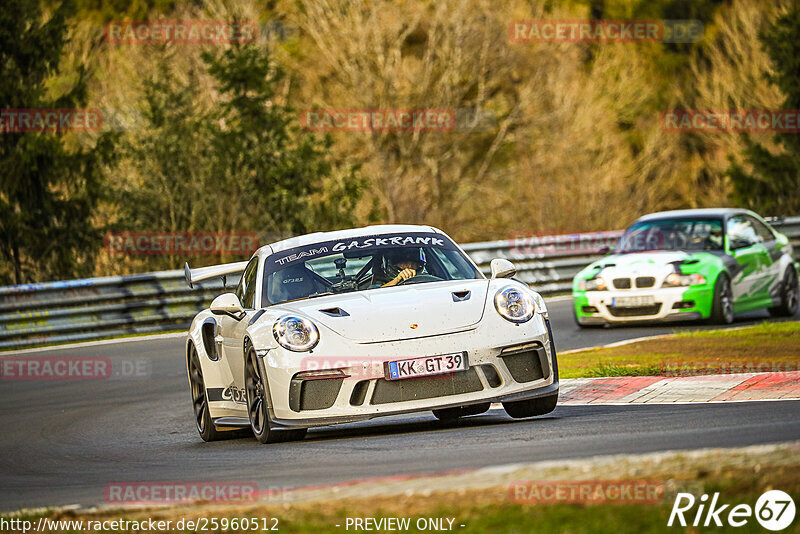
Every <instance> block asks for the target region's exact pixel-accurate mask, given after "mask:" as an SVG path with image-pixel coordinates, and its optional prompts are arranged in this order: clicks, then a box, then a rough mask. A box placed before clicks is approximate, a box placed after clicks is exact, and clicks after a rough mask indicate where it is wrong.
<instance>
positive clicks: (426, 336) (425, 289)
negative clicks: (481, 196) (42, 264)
mask: <svg viewBox="0 0 800 534" xmlns="http://www.w3.org/2000/svg"><path fill="white" fill-rule="evenodd" d="M491 271H492V276H491V279H486V278H485V277H484V275H483V274H481V272H480V271H479V270H478V268H477V267H476V266H475V264H474V263H473V262H472V261H471V260H470V258H469V257H468V256H467V255H466V254H465V253H464V251H463V250H462V249H461V248H460V247H459V246H458V245H456V244H455V243H454V242H453V241H452V240H451V239H450V238H449V237H448V236H447V235H445V234H444V233H443V232H442V231H440V230H437V229H436V228H432V227H428V226H408V225H386V226H372V227H367V228H360V229H353V230H343V231H336V232H328V233H315V234H310V235H306V236H302V237H296V238H292V239H288V240H285V241H281V242H278V243H273V244H271V245H267V246H264V247H261V248H260V249H259V250H257V251H256V252H255V254H254V255H253V257H252V258H251V259H250V261H247V262H240V263H233V264H225V265H218V266H212V267H202V268H198V269H190V268H189V266H188V264H187V265H186V268H185V272H186V279H187V282H188V283H189V284H190V285H191V284H193V283H195V282H198V281H201V280H205V279H209V278H212V277H219V276H228V275H232V274H237V273H242V275H241V280H240V282H239V284H238V287H237V288H236V291H235V292H233V293H225V294H222V295H219V296H218V297H216V298H215V299H214V300H213V302H212V303H211V306H210V307H209V309H206V310H203V311H202V312H200V313H199V314H197V316H196V317H195V318H194V320H193V321H192V324H191V327H190V329H189V336H188V339H187V342H186V354H185V358H186V364H187V371H188V376H189V385H190V389H191V394H192V403H193V407H194V417H195V422H196V424H197V430H198V431H199V432H200V435H201V436H202V438H203V439H204V440H206V441H211V440H216V439H219V438H221V437H224V436H226V435H230V434H231V431H235V430H237V429H241V428H247V427H249V428H250V429H251V430H252V433H253V435H254V436H255V437H256V438H257V439H258V440H259V441H261V442H262V443H268V442H274V441H285V440H293V439H301V438H302V437H303V436H304V435H305V433H306V430H307V429H308V428H309V427H314V426H321V425H331V424H336V423H347V422H352V421H361V420H366V419H371V418H374V417H378V416H383V415H392V414H402V413H409V412H420V411H427V410H432V411H433V413H434V415H435V416H436V417H437V418H439V419H443V420H453V419H457V418H459V417H462V416H466V415H474V414H479V413H483V412H485V411H487V410H488V409H489V407H490V403H492V402H501V403H502V404H503V407H504V408H505V410H506V411H507V413H508V414H509V415H511V416H512V417H517V418H521V417H530V416H536V415H543V414H546V413H549V412H551V411H552V410H553V409H554V408H555V405H556V401H557V398H558V384H559V382H558V364H557V362H556V351H555V346H554V344H553V340H552V334H551V331H550V322H549V320H548V314H547V308H546V306H545V303H544V300H543V299H542V297H541V296H540V295H539V294H538V293H536V292H534V291H532V290H531V289H530V288H529V287H528V286H527V285H525V284H523V283H521V282H518V281H516V280H514V279H512V278H511V277H512V276H514V274H515V272H516V271H515V269H514V266H513V265H512V264H511V263H510V262H508V261H507V260H504V259H495V260H493V261H492V264H491Z"/></svg>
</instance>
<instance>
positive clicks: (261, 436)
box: [244, 347, 308, 443]
mask: <svg viewBox="0 0 800 534" xmlns="http://www.w3.org/2000/svg"><path fill="white" fill-rule="evenodd" d="M244 388H245V391H246V392H247V415H248V417H249V418H250V429H251V430H252V431H253V435H254V436H255V438H256V439H257V440H258V441H260V442H261V443H282V442H285V441H296V440H301V439H303V438H304V437H305V436H306V432H307V431H308V429H306V428H300V429H292V430H285V429H280V430H279V429H276V428H275V427H274V425H273V424H272V421H271V420H270V416H269V406H268V405H267V400H268V399H269V394H268V391H267V388H266V386H265V380H264V375H263V366H262V365H261V361H260V358H259V357H258V356H256V351H255V350H253V349H252V347H247V348H246V349H245V362H244Z"/></svg>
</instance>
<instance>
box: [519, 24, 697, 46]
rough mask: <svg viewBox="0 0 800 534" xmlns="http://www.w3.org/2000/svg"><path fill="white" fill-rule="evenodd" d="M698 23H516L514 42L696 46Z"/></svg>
mask: <svg viewBox="0 0 800 534" xmlns="http://www.w3.org/2000/svg"><path fill="white" fill-rule="evenodd" d="M703 33H704V27H703V23H702V22H700V21H699V20H611V19H597V20H580V19H578V20H549V19H539V20H536V19H531V20H514V21H512V22H510V23H509V25H508V37H509V39H510V40H511V42H512V43H541V42H551V43H577V42H584V43H612V42H613V43H632V42H637V41H639V42H659V41H660V42H666V43H694V42H697V41H699V40H700V39H701V38H702V37H703Z"/></svg>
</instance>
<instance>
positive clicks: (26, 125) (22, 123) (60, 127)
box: [0, 108, 103, 133]
mask: <svg viewBox="0 0 800 534" xmlns="http://www.w3.org/2000/svg"><path fill="white" fill-rule="evenodd" d="M102 127H103V113H102V112H101V111H100V110H98V109H64V108H59V109H44V108H42V109H3V110H0V133H17V132H96V131H99V130H100V128H102Z"/></svg>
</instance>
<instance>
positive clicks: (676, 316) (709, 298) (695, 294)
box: [572, 283, 714, 325]
mask: <svg viewBox="0 0 800 534" xmlns="http://www.w3.org/2000/svg"><path fill="white" fill-rule="evenodd" d="M572 297H573V306H574V310H575V320H576V321H577V322H578V323H579V324H581V325H600V324H610V323H624V322H633V321H689V320H698V319H707V318H708V317H709V316H710V315H711V306H712V303H713V300H714V289H713V286H711V285H710V284H708V283H706V284H703V285H697V286H689V287H666V288H655V287H653V288H646V289H635V288H634V289H619V290H616V289H609V290H605V291H581V290H574V291H573V293H572ZM631 297H633V298H634V299H633V300H642V301H646V302H647V303H646V304H638V305H631V303H630V300H631ZM637 297H638V299H636V298H637ZM626 300H627V302H626ZM634 304H636V303H634Z"/></svg>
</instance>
